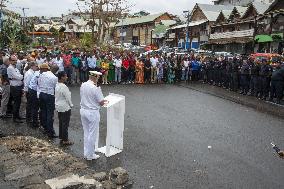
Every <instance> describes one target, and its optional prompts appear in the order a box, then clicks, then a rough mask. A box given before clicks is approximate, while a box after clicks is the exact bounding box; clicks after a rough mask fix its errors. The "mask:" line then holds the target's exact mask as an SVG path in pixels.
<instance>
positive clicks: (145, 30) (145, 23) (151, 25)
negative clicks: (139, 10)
mask: <svg viewBox="0 0 284 189" xmlns="http://www.w3.org/2000/svg"><path fill="white" fill-rule="evenodd" d="M166 20H173V18H172V17H171V15H170V14H168V13H160V14H152V15H147V16H139V17H127V18H124V19H120V20H119V22H118V23H117V24H116V25H115V27H114V29H115V32H114V36H113V37H114V42H115V43H131V44H133V45H149V44H151V42H153V32H154V30H155V28H156V26H157V25H158V24H160V23H161V22H163V21H166Z"/></svg>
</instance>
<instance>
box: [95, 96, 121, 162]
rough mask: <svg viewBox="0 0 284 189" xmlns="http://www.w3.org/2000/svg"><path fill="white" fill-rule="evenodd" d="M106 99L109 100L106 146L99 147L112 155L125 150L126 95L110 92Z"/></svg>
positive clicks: (102, 151)
mask: <svg viewBox="0 0 284 189" xmlns="http://www.w3.org/2000/svg"><path fill="white" fill-rule="evenodd" d="M105 100H107V101H109V103H108V104H107V105H105V106H104V107H106V108H107V136H106V146H104V147H101V148H98V152H101V153H103V154H105V156H106V157H110V156H113V155H116V154H118V153H120V152H122V150H123V132H124V114H125V96H122V95H118V94H113V93H110V94H109V95H108V96H107V97H105ZM97 142H98V141H97ZM96 146H98V145H96Z"/></svg>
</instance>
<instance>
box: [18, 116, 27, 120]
mask: <svg viewBox="0 0 284 189" xmlns="http://www.w3.org/2000/svg"><path fill="white" fill-rule="evenodd" d="M17 119H19V120H24V119H26V118H25V117H17Z"/></svg>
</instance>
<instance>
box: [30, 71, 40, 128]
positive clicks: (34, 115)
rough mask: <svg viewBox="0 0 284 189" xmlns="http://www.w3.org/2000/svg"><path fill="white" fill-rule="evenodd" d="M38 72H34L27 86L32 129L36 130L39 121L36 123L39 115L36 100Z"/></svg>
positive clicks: (37, 99)
mask: <svg viewBox="0 0 284 189" xmlns="http://www.w3.org/2000/svg"><path fill="white" fill-rule="evenodd" d="M39 75H40V72H39V71H35V72H34V74H33V76H32V78H31V80H30V83H29V86H28V93H29V98H30V101H31V102H33V103H32V107H31V109H32V112H31V115H32V122H33V123H32V127H34V128H38V127H39V121H38V115H39V98H38V94H37V93H38V78H39Z"/></svg>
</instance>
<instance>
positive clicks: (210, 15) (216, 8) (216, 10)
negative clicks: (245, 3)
mask: <svg viewBox="0 0 284 189" xmlns="http://www.w3.org/2000/svg"><path fill="white" fill-rule="evenodd" d="M197 6H198V7H199V8H200V9H201V10H202V12H203V13H204V15H205V16H206V18H207V19H208V20H209V21H216V20H217V18H218V16H219V14H220V12H221V11H232V10H233V9H234V6H232V5H210V4H200V3H197Z"/></svg>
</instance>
